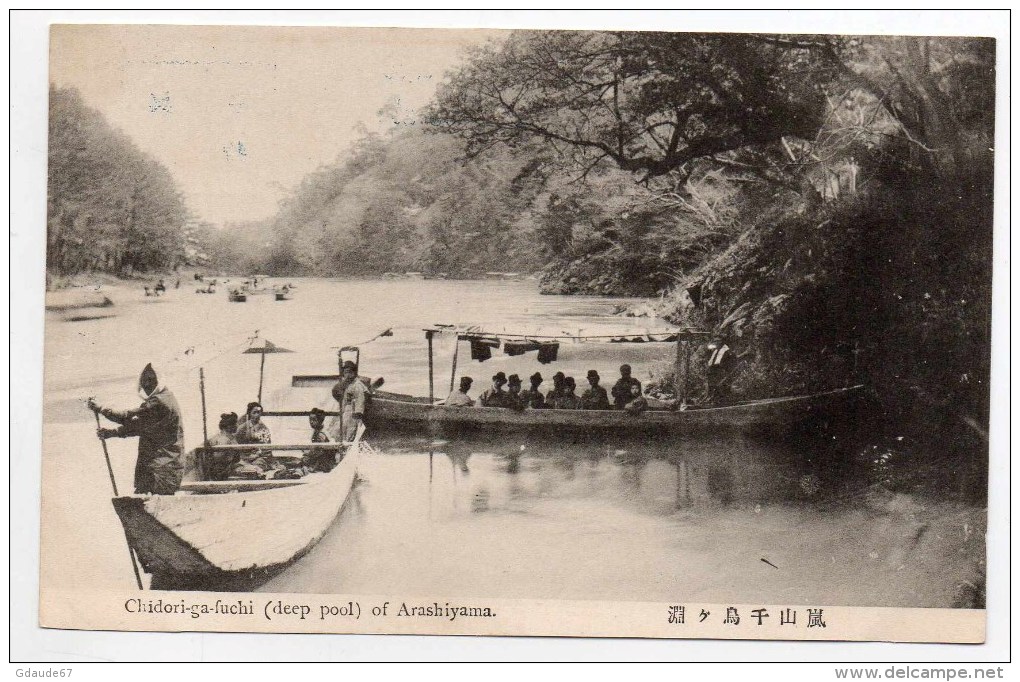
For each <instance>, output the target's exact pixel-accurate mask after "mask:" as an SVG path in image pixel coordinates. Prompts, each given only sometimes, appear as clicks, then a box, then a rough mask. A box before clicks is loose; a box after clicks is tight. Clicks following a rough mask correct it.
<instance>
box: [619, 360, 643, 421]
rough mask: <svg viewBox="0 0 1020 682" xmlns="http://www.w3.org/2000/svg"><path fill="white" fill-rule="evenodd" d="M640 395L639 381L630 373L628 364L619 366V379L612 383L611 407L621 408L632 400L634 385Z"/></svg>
mask: <svg viewBox="0 0 1020 682" xmlns="http://www.w3.org/2000/svg"><path fill="white" fill-rule="evenodd" d="M635 386H636V387H637V395H639V396H640V395H641V382H640V381H638V380H637V379H635V378H634V377H632V376H631V375H630V365H621V366H620V379H619V380H618V381H617V382H616V384H614V385H613V407H614V408H616V409H617V410H622V409H623V408H624V407H626V406H627V403H629V402H631V401H632V400H634V387H635Z"/></svg>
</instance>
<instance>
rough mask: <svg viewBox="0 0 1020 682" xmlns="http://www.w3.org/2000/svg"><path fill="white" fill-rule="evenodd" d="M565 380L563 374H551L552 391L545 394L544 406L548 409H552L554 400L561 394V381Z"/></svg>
mask: <svg viewBox="0 0 1020 682" xmlns="http://www.w3.org/2000/svg"><path fill="white" fill-rule="evenodd" d="M564 379H566V377H565V376H564V374H563V372H556V374H553V387H552V390H551V391H549V392H548V393H546V394H545V404H546V405H548V406H549V407H554V405H553V403H555V402H556V399H557V398H559V397H560V395H562V394H563V380H564Z"/></svg>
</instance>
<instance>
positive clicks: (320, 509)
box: [113, 432, 362, 590]
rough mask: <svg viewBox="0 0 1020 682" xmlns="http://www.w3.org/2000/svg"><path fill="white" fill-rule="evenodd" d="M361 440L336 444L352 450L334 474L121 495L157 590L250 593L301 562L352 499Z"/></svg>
mask: <svg viewBox="0 0 1020 682" xmlns="http://www.w3.org/2000/svg"><path fill="white" fill-rule="evenodd" d="M360 438H361V433H360V432H359V434H358V437H357V438H356V439H355V441H354V442H353V443H351V444H347V445H340V444H334V445H333V447H345V448H346V453H345V455H344V457H343V459H342V460H341V462H340V463H339V464H338V465H337V466H336V467H335V468H334V469H333V470H332V471H330V472H329V473H316V474H309V475H307V476H304V477H302V478H299V479H294V480H280V481H273V480H268V481H199V482H194V483H185V484H183V485H182V488H181V491H180V492H178V493H177V494H175V495H125V496H122V497H116V498H114V499H113V507H114V509H115V510H116V511H117V515H118V516H119V517H120V520H121V523H122V524H123V525H124V531H125V533H126V535H127V540H128V544H129V545H130V546H131V549H132V551H134V552H135V554H136V555H137V557H138V559H139V560H140V562H141V565H142V567H143V569H144V570H145V571H146V572H147V573H151V574H152V584H151V588H152V589H176V590H250V589H252V588H253V587H255V586H258V585H259V584H261V583H263V582H265V581H266V580H268V579H269V578H271V577H272V576H273V575H275V574H276V573H278V572H279V571H280V570H282V569H283V568H285V567H286V566H288V565H290V564H291V563H293V562H294V561H295V560H297V559H298V558H300V557H301V556H302V555H304V554H305V553H306V552H308V550H310V549H311V548H312V547H313V546H314V545H315V543H316V542H318V540H319V539H320V538H321V537H322V535H323V534H324V533H325V532H326V530H327V528H329V526H330V524H331V523H332V522H333V520H334V519H335V518H336V516H337V514H339V512H340V510H341V508H342V507H343V506H344V504H345V502H346V500H347V498H348V496H349V495H350V491H351V489H352V487H353V485H354V480H355V476H356V475H357V471H358V464H359V460H360V457H361V454H362V445H361V442H360ZM300 447H304V448H308V447H309V444H304V445H301V446H300ZM311 447H321V446H315V445H313V446H311ZM297 448H298V446H273V449H286V450H296V449H297Z"/></svg>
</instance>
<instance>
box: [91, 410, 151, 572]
mask: <svg viewBox="0 0 1020 682" xmlns="http://www.w3.org/2000/svg"><path fill="white" fill-rule="evenodd" d="M92 414H94V415H95V416H96V428H97V429H101V428H103V425H102V424H101V423H100V422H99V413H98V412H93V413H92ZM96 436H97V437H98V436H99V433H98V432H97V433H96ZM99 442H100V443H101V444H102V446H103V457H104V458H106V470H107V471H108V472H109V473H110V485H111V486H113V496H114V497H120V493H118V492H117V479H116V478H114V476H113V465H111V464H110V451H109V450H107V448H106V439H105V438H101V437H100V438H99ZM124 538H125V539H127V531H126V530H125V531H124ZM128 556H129V557H131V568H132V570H134V572H135V582H136V583H138V589H140V590H144V589H145V588H144V587H142V576H141V574H140V573H139V572H138V563H137V562H136V561H135V552H134V550H133V549H131V541H130V540H128Z"/></svg>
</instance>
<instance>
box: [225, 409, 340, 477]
mask: <svg viewBox="0 0 1020 682" xmlns="http://www.w3.org/2000/svg"><path fill="white" fill-rule="evenodd" d="M262 412H263V410H262V405H261V403H258V402H251V403H248V409H247V410H245V413H244V416H243V417H242V418H240V419H238V417H237V413H235V412H227V413H224V414H222V415H220V423H219V433H217V434H216V435H215V436H213V437H212V438H210V439H209V445H210V446H217V445H253V446H265V445H270V444H272V442H273V435H272V433H271V432H270V430H269V427H268V426H267V425H266V423H265V422H264V421H262ZM308 424H309V426H311V428H312V437H311V442H312V443H329V442H330V440H329V436H327V435H326V433H325V431H324V430H323V428H324V427H325V424H326V413H325V412H324V411H322V410H320V409H319V408H317V407H313V408H312V409H311V410H310V411H309V413H308ZM336 455H337V451H334V450H330V449H325V448H322V449H315V450H309V451H308V452H305V453H304V455H303V456H302V458H301V461H300V462H299V463H297V464H290V465H288V464H286V463H284V462H283V461H281V460H280V459H278V458H276V457H273V454H272V452H271V451H270V450H268V449H266V448H260V447H253V448H252V449H250V450H241V451H238V450H231V451H216V450H212V451H210V452H209V455H208V457H207V459H206V477H207V478H208V479H209V480H212V481H225V480H227V479H267V478H272V479H284V478H300V477H301V476H304V475H305V474H310V473H314V472H316V471H324V472H328V471H330V470H331V469H332V468H333V467H334V466H335V465H336Z"/></svg>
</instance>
